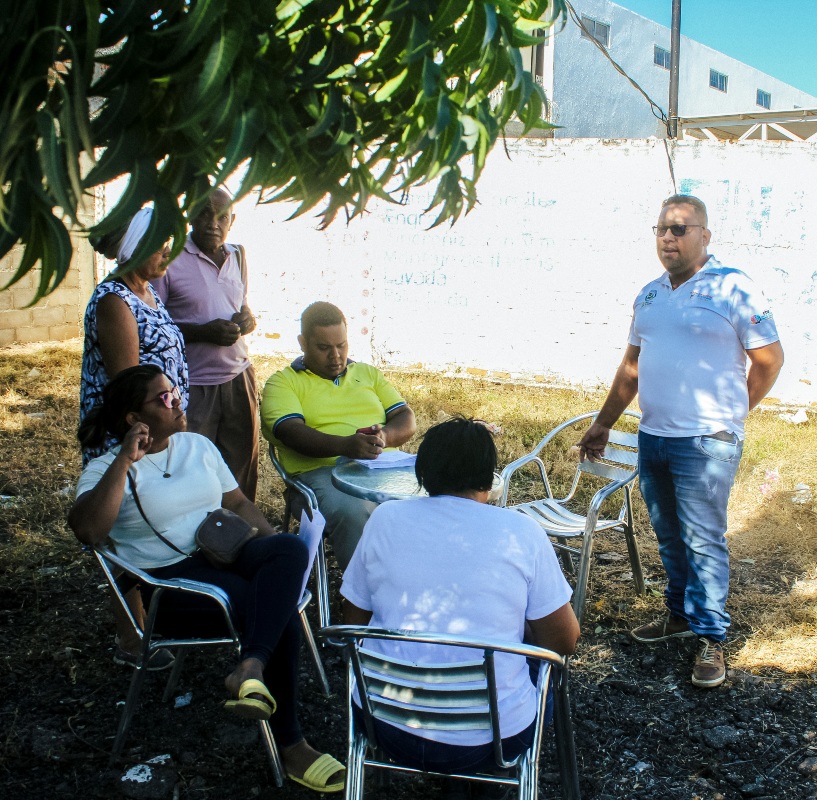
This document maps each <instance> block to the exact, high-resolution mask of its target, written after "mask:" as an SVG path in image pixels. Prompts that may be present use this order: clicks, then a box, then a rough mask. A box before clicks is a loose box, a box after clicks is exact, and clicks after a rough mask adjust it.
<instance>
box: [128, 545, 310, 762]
mask: <svg viewBox="0 0 817 800" xmlns="http://www.w3.org/2000/svg"><path fill="white" fill-rule="evenodd" d="M308 563H309V553H308V550H307V546H306V544H304V542H303V540H301V539H299V538H298V537H297V536H293V535H292V534H288V533H279V534H276V535H275V536H263V537H259V538H257V539H253V540H251V541H250V542H248V543H247V544H246V545H245V546H244V549H243V550H242V551H241V555H240V556H239V558H238V560H237V561H236V562H235V563H234V564H232V565H231V566H230V567H229V568H228V569H218V568H217V567H214V566H213V565H212V564H210V562H209V561H207V559H206V558H204V556H202V555H201V553H196V554H195V555H193V557H192V558H185V559H183V560H182V561H179V562H177V563H175V564H170V565H169V566H167V567H160V568H158V569H154V570H151V574H152V575H154V576H155V577H157V578H187V579H189V580H195V581H201V582H202V583H210V584H213V585H214V586H218V587H220V588H221V589H223V590H224V591H225V592H226V593H227V595H228V597H229V598H230V603H231V605H232V609H233V619H234V621H235V622H236V623H237V624H236V627H237V628H238V631H239V635H240V636H241V657H242V658H257V659H258V660H260V661H261V663H262V664H264V683H265V684H266V685H267V688H268V689H269V690H270V692H271V694H272V696H273V697H274V698H275V700H276V702H277V704H278V709H277V711H276V712H275V714H273V715H272V717H270V725H271V727H272V732H273V734H274V735H275V738H276V739H277V740H278V743H279V745H281V746H282V747H287V746H289V745H291V744H295V743H296V742H298V741H300V740H301V738H302V736H301V729H300V725H299V724H298V715H297V690H298V658H299V650H300V642H301V625H300V619H299V618H298V601H299V600H300V593H301V584H302V583H303V576H304V572H305V571H306V568H307V565H308ZM140 588H141V592H142V598H143V600H144V603H145V605H146V606H147V605H149V603H150V597H151V594H152V590H151V587H146V586H142V587H140ZM159 608H160V611H159V615H158V618H157V620H156V628H157V630H159V631H160V632H161V633H163V634H164V635H166V636H179V637H182V636H220V635H223V634H225V633H226V626H225V624H224V616H223V614H222V613H221V610H220V609H219V608H218V607H217V606H216V605H215V603H212V602H211V601H209V600H208V599H207V598H205V597H201V596H196V595H192V594H183V593H181V592H172V591H171V592H166V593H165V594H164V596H163V598H162V602H161V604H160V607H159Z"/></svg>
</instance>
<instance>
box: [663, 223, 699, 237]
mask: <svg viewBox="0 0 817 800" xmlns="http://www.w3.org/2000/svg"><path fill="white" fill-rule="evenodd" d="M690 228H703V225H653V226H652V232H653V233H654V234H655V235H656V236H658V237H659V238H661V237H662V236H663V235H664V234H665V233H666V232H667V231H669V232H670V233H671V234H672V235H673V236H674V237H675V238H676V239H680V238H681V237H682V236H684V235H685V234H686V232H687V231H688V230H689V229H690Z"/></svg>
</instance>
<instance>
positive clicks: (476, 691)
mask: <svg viewBox="0 0 817 800" xmlns="http://www.w3.org/2000/svg"><path fill="white" fill-rule="evenodd" d="M364 674H365V673H364ZM366 685H367V686H368V687H369V694H370V695H376V696H377V697H383V698H385V699H387V700H393V701H394V702H396V703H400V704H402V705H404V706H406V707H408V706H423V707H427V708H469V707H473V706H478V705H485V706H486V707H487V704H488V690H487V688H486V687H485V685H484V684H483V685H482V686H479V685H476V686H474V687H473V688H471V687H461V688H457V689H452V690H449V691H443V690H441V689H439V688H437V687H435V688H433V689H427V688H424V687H423V686H404V685H402V684H399V683H394V682H391V681H384V680H382V679H380V678H378V677H375V676H372V675H366Z"/></svg>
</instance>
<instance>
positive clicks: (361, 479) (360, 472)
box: [332, 457, 502, 503]
mask: <svg viewBox="0 0 817 800" xmlns="http://www.w3.org/2000/svg"><path fill="white" fill-rule="evenodd" d="M332 484H333V486H334V487H335V488H336V489H338V490H339V491H341V492H344V493H345V494H349V495H351V496H352V497H359V498H360V499H361V500H370V501H371V502H372V503H385V502H386V501H387V500H407V499H408V498H410V497H427V496H428V492H426V490H425V489H421V488H420V486H419V484H418V483H417V477H416V476H415V474H414V465H411V466H404V467H388V468H385V469H383V468H381V469H369V467H364V466H363V465H362V464H358V463H357V461H352V460H350V459H347V458H344V457H341V458H339V459H338V462H337V464H336V465H335V467H334V469H333V470H332ZM501 493H502V478H501V477H500V476H499V475H498V474H497V473H494V485H493V486H492V487H491V501H492V502H493V501H494V500H495V499H496V498H498V497H499V496H500V495H501Z"/></svg>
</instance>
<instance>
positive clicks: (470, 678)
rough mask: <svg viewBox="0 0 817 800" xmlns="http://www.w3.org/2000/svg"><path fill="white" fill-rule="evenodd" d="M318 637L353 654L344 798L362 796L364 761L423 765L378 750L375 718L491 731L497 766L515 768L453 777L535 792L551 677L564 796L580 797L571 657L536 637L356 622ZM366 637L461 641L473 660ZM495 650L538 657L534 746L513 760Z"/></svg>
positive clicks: (568, 799)
mask: <svg viewBox="0 0 817 800" xmlns="http://www.w3.org/2000/svg"><path fill="white" fill-rule="evenodd" d="M318 637H319V638H325V639H326V640H327V641H329V642H331V643H332V644H337V645H341V646H343V647H344V649H345V651H346V654H347V656H348V690H347V709H348V713H349V727H348V730H349V750H348V757H347V762H346V800H359V799H360V798H362V797H363V788H364V787H363V784H364V769H365V768H366V767H375V768H377V769H382V770H395V771H398V772H407V773H414V774H419V773H422V771H421V770H418V769H414V768H412V767H408V766H404V765H401V764H399V763H397V762H396V761H394V760H393V759H391V758H389V757H388V756H387V755H386V754H385V753H383V752H382V751H381V750H380V748H379V747H378V743H377V737H376V734H375V728H374V720H381V721H382V722H386V723H391V724H394V723H396V724H399V725H405V726H408V727H410V728H414V729H416V730H417V731H418V732H420V731H422V730H434V731H440V730H449V731H451V730H458V731H462V730H479V731H490V732H491V737H492V742H493V750H494V758H495V761H496V765H497V769H498V770H503V771H508V772H510V774H509V775H507V776H505V775H489V774H482V773H473V774H464V773H462V774H460V773H452V774H451V775H448V776H447V777H453V778H462V779H466V780H472V781H479V782H482V783H493V784H505V785H511V786H517V787H518V792H519V798H520V800H536V798H537V796H538V778H539V751H540V746H541V741H542V732H543V729H544V721H545V704H546V699H547V688H548V683H549V681H550V680H551V678H553V687H554V715H553V719H554V731H555V737H556V754H557V759H558V763H559V774H560V776H561V791H562V798H563V800H579V797H580V793H579V775H578V768H577V765H576V750H575V744H574V740H573V724H572V721H571V716H570V696H569V693H568V659H567V658H563V657H562V656H559V655H557V654H556V653H553V652H551V651H550V650H545V649H543V648H541V647H534V646H533V645H526V644H509V643H507V642H500V641H496V640H492V639H485V640H483V639H476V638H468V637H452V636H446V635H443V634H438V633H417V632H414V631H403V630H386V629H382V628H368V627H365V626H358V625H334V626H332V627H330V628H324V629H323V630H321V631H319V632H318ZM366 639H381V640H382V639H386V640H393V641H399V642H419V643H425V644H433V645H442V646H453V647H461V648H465V649H468V650H470V651H473V653H469V654H468V656H467V657H468V658H469V660H467V661H462V662H458V663H433V664H421V663H413V662H409V661H404V660H400V659H396V658H392V657H390V656H385V655H383V654H382V653H376V652H372V651H371V650H367V649H365V648H364V647H363V646H362V643H363V642H364V641H365V640H366ZM495 653H513V654H517V655H519V656H524V657H527V658H532V659H536V660H537V661H538V662H539V672H538V681H537V686H536V718H535V719H536V726H535V732H534V737H533V742H532V744H531V746H530V748H529V749H528V750H526V751H525V752H523V753H522V754H521V755H519V756H518V757H517V758H515V759H512V760H506V759H505V757H504V754H503V752H502V738H501V736H500V729H499V707H498V701H497V692H496V676H495V672H494V654H495ZM471 656H473V657H471ZM355 686H357V688H358V690H359V696H360V700H361V705H362V711H363V719H364V725H363V728H362V729H360V728H359V727H358V725H357V724H356V722H355V718H354V716H353V714H352V703H353V702H354V701H353V699H352V697H353V692H354V688H355ZM423 774H433V775H440V774H441V773H432V772H429V773H423Z"/></svg>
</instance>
